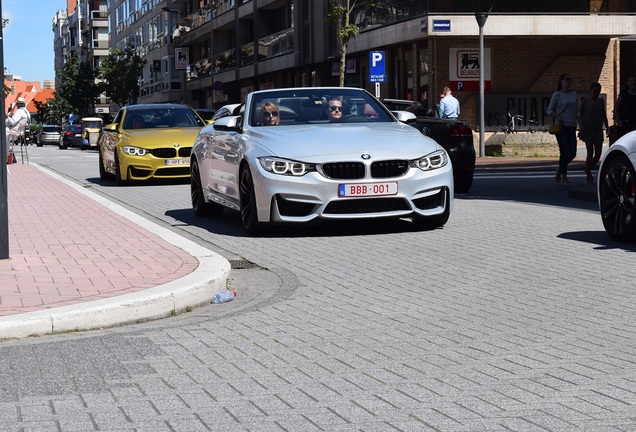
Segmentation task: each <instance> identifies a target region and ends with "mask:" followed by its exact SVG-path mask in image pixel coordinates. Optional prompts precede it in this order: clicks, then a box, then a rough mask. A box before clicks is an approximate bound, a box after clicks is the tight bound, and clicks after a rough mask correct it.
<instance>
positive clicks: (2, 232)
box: [0, 0, 9, 259]
mask: <svg viewBox="0 0 636 432" xmlns="http://www.w3.org/2000/svg"><path fill="white" fill-rule="evenodd" d="M0 16H2V0H0ZM1 24H2V23H0V70H1V71H3V70H4V48H3V45H4V39H3V38H4V36H3V28H2V25H1ZM0 106H1V107H2V113H1V114H0V147H2V148H1V149H0V163H2V165H1V168H0V189H1V190H0V259H8V258H9V208H8V201H9V200H8V196H9V187H8V185H7V135H6V126H5V124H4V121H5V116H6V112H5V109H6V107H5V94H4V92H2V94H0Z"/></svg>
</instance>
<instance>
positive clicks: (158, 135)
mask: <svg viewBox="0 0 636 432" xmlns="http://www.w3.org/2000/svg"><path fill="white" fill-rule="evenodd" d="M200 130H201V127H189V128H162V129H139V130H134V129H133V130H130V129H129V130H125V131H123V132H122V141H123V142H126V143H127V144H130V145H134V146H138V147H144V148H159V147H166V146H168V147H172V146H174V144H179V145H180V146H181V147H191V146H192V145H193V144H194V140H195V139H196V137H197V135H198V134H199V131H200Z"/></svg>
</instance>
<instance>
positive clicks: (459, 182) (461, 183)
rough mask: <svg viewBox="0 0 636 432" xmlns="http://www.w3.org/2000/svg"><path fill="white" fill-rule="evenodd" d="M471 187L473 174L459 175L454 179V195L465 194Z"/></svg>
mask: <svg viewBox="0 0 636 432" xmlns="http://www.w3.org/2000/svg"><path fill="white" fill-rule="evenodd" d="M472 186H473V173H472V172H471V173H461V174H458V175H457V176H456V177H455V193H466V192H468V191H469V190H470V188H471V187H472Z"/></svg>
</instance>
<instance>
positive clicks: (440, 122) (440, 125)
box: [380, 99, 477, 193]
mask: <svg viewBox="0 0 636 432" xmlns="http://www.w3.org/2000/svg"><path fill="white" fill-rule="evenodd" d="M380 100H381V102H382V103H383V104H384V105H385V106H386V107H387V108H388V109H389V110H391V111H409V112H412V113H413V114H415V116H416V117H417V119H416V120H415V121H412V122H409V123H408V124H410V125H411V126H413V127H414V128H416V129H418V130H419V131H420V132H422V133H423V134H424V135H426V136H429V137H431V138H433V139H434V140H435V141H437V143H438V144H439V145H441V146H442V147H444V149H445V150H446V152H447V153H448V156H449V157H450V160H451V163H452V164H453V177H454V180H455V192H457V193H465V192H468V191H469V190H470V188H471V186H472V185H473V175H474V173H475V159H476V157H477V155H476V153H475V146H474V144H473V130H472V129H471V127H470V126H469V125H468V124H467V123H465V122H462V121H460V120H450V119H443V118H439V117H437V116H435V112H434V111H433V110H427V109H426V108H425V107H424V106H423V105H422V104H421V103H419V102H417V101H410V100H402V99H380Z"/></svg>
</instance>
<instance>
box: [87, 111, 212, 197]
mask: <svg viewBox="0 0 636 432" xmlns="http://www.w3.org/2000/svg"><path fill="white" fill-rule="evenodd" d="M203 126H204V122H203V120H202V119H201V117H199V115H198V114H197V113H196V112H195V111H194V110H193V109H192V108H190V107H189V106H186V105H179V104H142V105H130V106H125V107H123V108H121V109H120V110H119V112H118V113H117V115H116V116H115V119H114V120H113V123H112V124H110V125H106V126H104V133H103V135H102V137H101V138H100V143H99V176H100V178H101V179H102V180H106V179H108V178H112V177H114V178H115V181H116V182H117V184H118V185H123V184H126V183H128V182H129V181H131V180H149V179H152V178H155V179H179V178H189V177H190V151H191V150H192V143H193V142H194V140H195V138H196V136H197V135H198V133H199V130H201V128H202V127H203Z"/></svg>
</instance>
